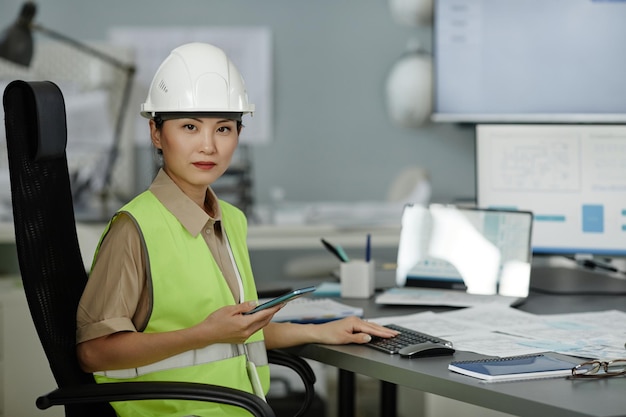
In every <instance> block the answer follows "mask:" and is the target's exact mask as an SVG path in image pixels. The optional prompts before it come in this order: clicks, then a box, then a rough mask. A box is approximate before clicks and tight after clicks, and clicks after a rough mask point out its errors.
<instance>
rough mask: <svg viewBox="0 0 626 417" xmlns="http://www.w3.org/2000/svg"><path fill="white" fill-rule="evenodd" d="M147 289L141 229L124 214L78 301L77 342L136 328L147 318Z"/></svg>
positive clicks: (112, 229)
mask: <svg viewBox="0 0 626 417" xmlns="http://www.w3.org/2000/svg"><path fill="white" fill-rule="evenodd" d="M146 291H147V288H146V273H145V265H144V259H143V254H142V249H141V238H140V235H139V231H138V230H137V226H136V225H135V223H134V221H133V220H132V219H131V217H130V216H129V215H127V214H124V213H121V214H120V215H118V216H117V217H116V218H115V219H114V221H113V223H112V224H111V227H110V228H109V231H108V232H107V234H106V236H105V237H104V239H103V240H102V244H101V246H100V249H99V251H98V253H97V255H96V259H95V262H94V265H93V268H92V270H91V272H90V274H89V279H88V280H87V285H86V287H85V290H84V291H83V294H82V297H81V299H80V302H79V304H78V311H77V316H76V324H77V327H76V343H81V342H85V341H87V340H91V339H95V338H98V337H102V336H106V335H109V334H113V333H117V332H121V331H137V326H138V324H137V323H142V322H143V321H144V320H145V317H146V314H145V301H144V300H145V299H146ZM137 316H141V317H137Z"/></svg>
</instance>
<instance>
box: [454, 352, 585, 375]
mask: <svg viewBox="0 0 626 417" xmlns="http://www.w3.org/2000/svg"><path fill="white" fill-rule="evenodd" d="M573 360H574V359H572V361H568V360H564V359H559V358H556V357H550V356H546V355H544V354H535V355H523V356H509V357H503V358H495V359H478V360H473V361H453V362H450V364H449V365H448V369H449V370H450V371H453V372H457V373H460V374H463V375H468V376H472V377H474V378H479V379H482V380H485V381H518V380H523V379H539V378H555V377H565V376H568V375H571V374H572V368H573V367H574V366H576V363H577V362H573Z"/></svg>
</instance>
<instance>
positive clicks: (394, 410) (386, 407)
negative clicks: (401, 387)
mask: <svg viewBox="0 0 626 417" xmlns="http://www.w3.org/2000/svg"><path fill="white" fill-rule="evenodd" d="M397 388H398V387H397V385H396V384H392V383H391V382H387V381H380V415H381V416H385V417H396V415H397V414H398V403H397Z"/></svg>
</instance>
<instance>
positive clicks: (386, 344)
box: [365, 324, 452, 354]
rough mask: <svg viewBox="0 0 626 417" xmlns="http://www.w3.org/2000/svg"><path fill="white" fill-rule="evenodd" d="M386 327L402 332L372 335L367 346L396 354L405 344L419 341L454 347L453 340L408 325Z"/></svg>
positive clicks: (413, 343) (388, 325)
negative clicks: (390, 334)
mask: <svg viewBox="0 0 626 417" xmlns="http://www.w3.org/2000/svg"><path fill="white" fill-rule="evenodd" d="M385 327H387V328H389V329H393V330H397V331H399V332H400V334H398V335H397V336H396V337H392V338H390V339H385V338H382V337H376V336H374V337H372V340H371V341H370V342H369V343H366V344H365V346H369V347H371V348H374V349H377V350H380V351H383V352H385V353H390V354H396V353H398V352H399V351H400V349H402V348H403V347H405V346H409V345H415V344H417V343H424V342H433V343H439V344H442V345H444V346H448V347H452V342H450V341H448V340H444V339H441V338H439V337H436V336H432V335H429V334H426V333H421V332H418V331H416V330H411V329H407V328H406V327H402V326H398V325H396V324H387V325H385Z"/></svg>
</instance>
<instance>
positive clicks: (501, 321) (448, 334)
mask: <svg viewBox="0 0 626 417" xmlns="http://www.w3.org/2000/svg"><path fill="white" fill-rule="evenodd" d="M370 321H374V322H376V323H379V324H388V323H394V324H397V325H400V326H403V327H407V328H410V329H414V330H418V331H420V332H424V333H428V334H432V335H433V336H438V337H442V338H445V339H447V340H450V341H452V343H453V344H454V348H455V349H457V350H464V351H470V352H475V353H479V354H482V355H490V356H516V355H526V354H532V353H539V352H546V351H547V352H557V353H562V354H565V355H571V356H578V357H582V358H593V359H604V360H607V359H617V358H623V357H626V349H624V342H625V341H626V313H625V312H622V311H618V310H607V311H599V312H590V313H570V314H554V315H536V314H531V313H526V312H524V311H520V310H517V309H514V308H510V307H506V306H501V305H485V306H480V307H470V308H464V309H460V310H454V311H449V312H444V313H433V312H431V311H428V312H423V313H417V314H412V315H407V316H393V317H380V318H374V319H370Z"/></svg>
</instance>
